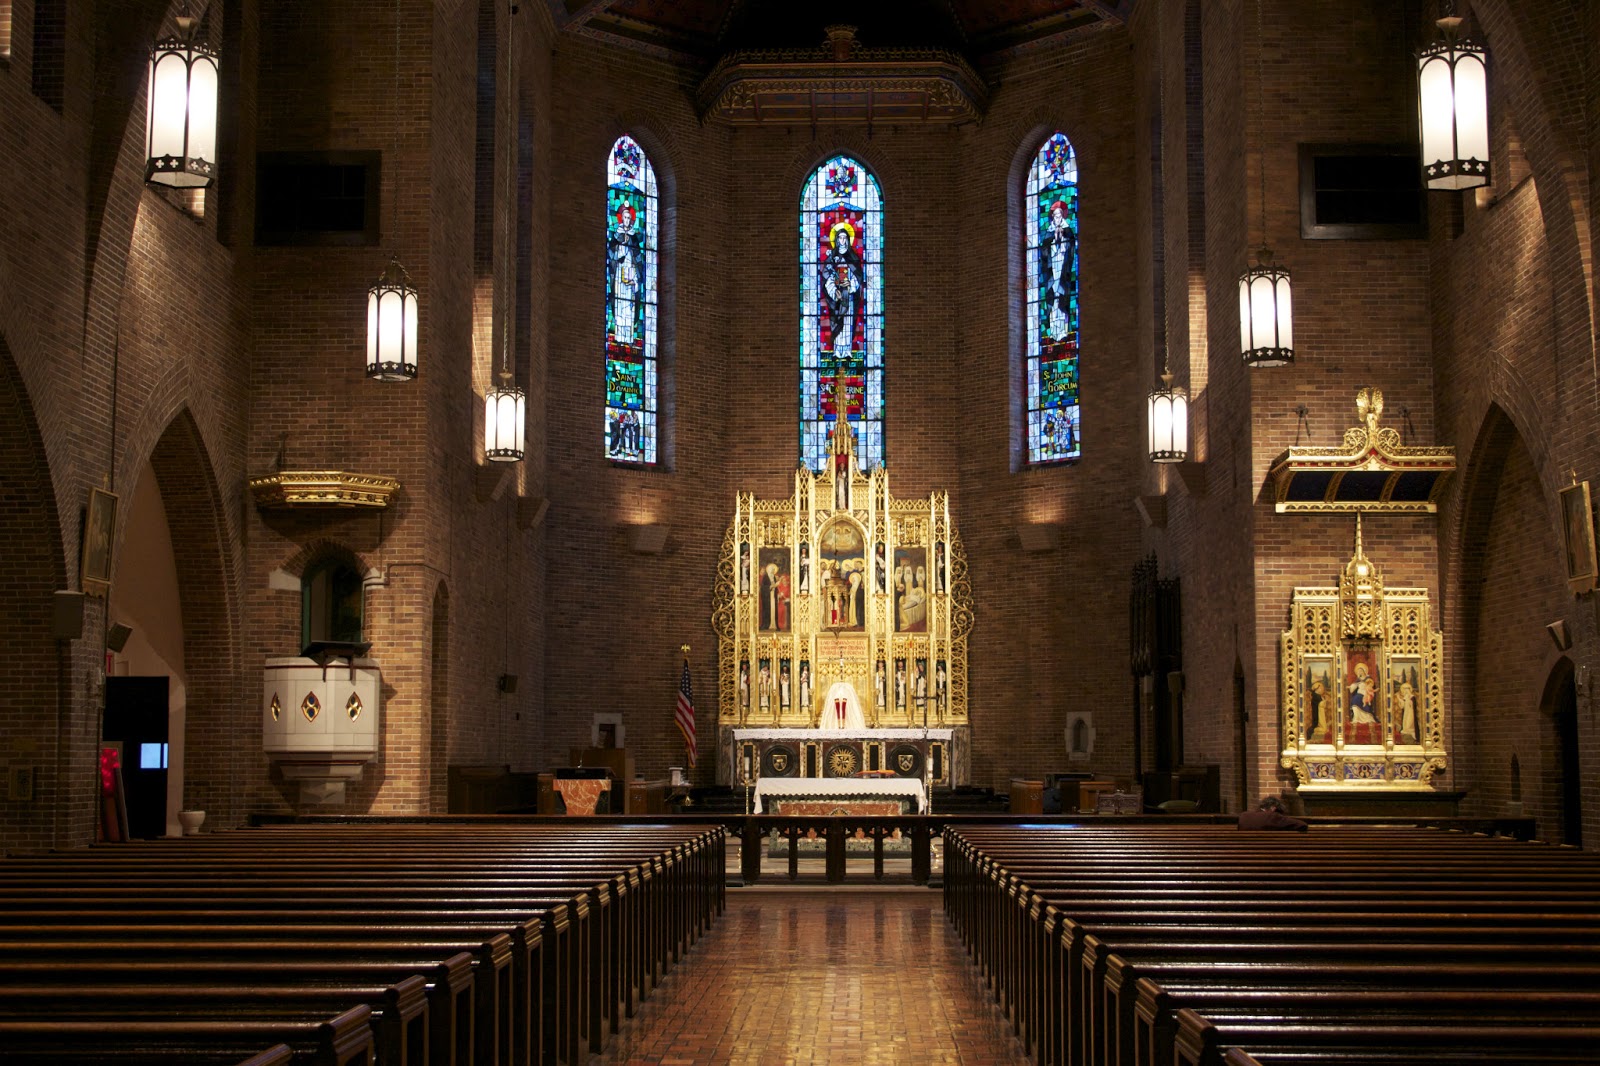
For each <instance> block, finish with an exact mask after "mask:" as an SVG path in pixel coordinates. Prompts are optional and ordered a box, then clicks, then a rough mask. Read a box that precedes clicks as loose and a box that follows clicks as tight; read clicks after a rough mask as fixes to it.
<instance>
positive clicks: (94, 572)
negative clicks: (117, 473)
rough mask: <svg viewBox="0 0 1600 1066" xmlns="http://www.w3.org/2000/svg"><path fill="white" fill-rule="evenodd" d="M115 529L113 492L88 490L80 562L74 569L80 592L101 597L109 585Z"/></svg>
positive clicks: (115, 505)
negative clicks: (76, 569) (81, 560)
mask: <svg viewBox="0 0 1600 1066" xmlns="http://www.w3.org/2000/svg"><path fill="white" fill-rule="evenodd" d="M116 530H117V494H116V493H114V492H107V491H106V490H105V489H90V490H89V510H88V513H87V515H85V518H84V523H83V562H82V565H81V566H80V567H79V569H78V574H79V577H80V578H81V579H82V583H83V591H84V592H87V593H88V594H89V595H91V596H104V595H105V594H106V590H107V589H109V588H110V587H111V539H112V537H113V536H115V534H116Z"/></svg>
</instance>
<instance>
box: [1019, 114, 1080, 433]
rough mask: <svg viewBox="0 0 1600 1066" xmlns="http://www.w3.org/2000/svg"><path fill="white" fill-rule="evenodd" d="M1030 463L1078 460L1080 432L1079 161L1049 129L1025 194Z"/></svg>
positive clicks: (1030, 171)
mask: <svg viewBox="0 0 1600 1066" xmlns="http://www.w3.org/2000/svg"><path fill="white" fill-rule="evenodd" d="M1025 207H1026V211H1027V223H1026V244H1027V264H1028V318H1027V321H1028V330H1027V342H1028V353H1027V359H1028V372H1027V382H1028V405H1027V410H1028V461H1029V462H1033V463H1048V462H1056V461H1058V460H1062V459H1076V458H1077V457H1078V456H1079V455H1080V454H1082V452H1081V448H1080V443H1081V442H1080V440H1079V433H1078V426H1079V421H1078V161H1077V156H1076V155H1075V154H1074V153H1073V150H1072V142H1070V141H1068V140H1067V138H1066V137H1065V136H1064V135H1063V134H1060V133H1054V134H1051V135H1050V137H1049V138H1047V139H1046V140H1045V142H1044V144H1043V146H1041V147H1040V149H1039V152H1038V154H1037V155H1035V156H1034V160H1033V165H1032V167H1030V168H1029V171H1028V188H1027V196H1026V204H1025Z"/></svg>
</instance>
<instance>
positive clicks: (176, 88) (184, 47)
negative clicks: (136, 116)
mask: <svg viewBox="0 0 1600 1066" xmlns="http://www.w3.org/2000/svg"><path fill="white" fill-rule="evenodd" d="M174 21H175V22H176V23H177V26H178V36H176V37H166V38H163V39H162V40H160V41H158V42H157V43H156V45H155V47H154V48H152V49H151V50H150V78H149V85H150V88H149V107H148V111H147V114H146V135H145V164H144V180H145V181H146V183H148V184H150V185H165V186H168V187H169V188H175V189H204V188H206V187H207V186H209V185H210V184H211V181H212V179H213V178H214V177H215V176H216V159H217V53H216V52H215V51H213V50H212V49H211V47H210V46H208V45H206V44H204V43H202V42H200V41H197V40H195V31H196V30H197V29H198V28H199V20H198V19H196V18H195V17H194V16H192V15H190V14H189V9H188V6H187V5H185V7H184V9H183V11H182V12H181V13H180V14H179V15H178V16H177V17H176V18H175V19H174Z"/></svg>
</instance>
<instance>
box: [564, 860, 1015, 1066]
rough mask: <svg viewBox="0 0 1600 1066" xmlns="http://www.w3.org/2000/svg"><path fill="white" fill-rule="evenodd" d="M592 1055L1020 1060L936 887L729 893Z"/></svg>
mask: <svg viewBox="0 0 1600 1066" xmlns="http://www.w3.org/2000/svg"><path fill="white" fill-rule="evenodd" d="M593 1061H594V1062H596V1063H660V1064H663V1066H669V1064H670V1066H688V1064H696V1066H698V1064H701V1063H732V1064H741V1066H743V1064H748V1066H810V1064H818V1063H841V1064H842V1063H862V1064H868V1066H877V1064H885V1066H887V1064H898V1063H914V1064H916V1066H946V1064H963V1066H1002V1064H1012V1063H1026V1062H1028V1059H1027V1057H1026V1056H1025V1055H1024V1054H1023V1051H1022V1046H1021V1045H1020V1044H1019V1043H1018V1042H1017V1040H1016V1039H1015V1038H1014V1037H1013V1036H1012V1034H1011V1029H1010V1026H1009V1024H1007V1023H1006V1022H1005V1021H1004V1019H1002V1018H1001V1017H1000V1015H999V1013H998V1012H997V1011H996V1010H995V1008H994V1006H993V1000H992V999H991V998H990V996H989V994H988V992H987V990H986V989H985V987H984V986H983V983H982V981H981V979H980V978H979V977H978V974H977V971H976V969H975V968H974V967H973V966H972V964H971V963H970V962H969V961H968V957H967V954H966V952H965V951H964V950H963V949H962V947H961V942H960V940H959V939H958V938H957V937H956V935H955V932H954V931H953V930H952V929H951V928H950V925H949V923H948V922H947V921H946V920H945V917H944V909H943V906H942V903H941V900H940V896H939V893H938V892H935V891H931V890H929V889H905V890H900V891H892V890H890V891H886V890H882V889H879V890H870V889H869V890H862V891H851V890H849V889H820V890H815V889H814V890H809V891H794V892H782V891H772V890H770V889H764V888H761V889H730V890H729V892H728V911H727V913H726V914H724V915H723V916H722V917H721V918H720V919H719V920H718V921H717V923H716V925H715V926H713V927H712V930H711V932H710V933H709V934H707V935H706V936H705V937H703V938H702V939H701V941H700V943H699V944H697V945H696V946H695V949H694V951H693V952H692V953H691V954H690V955H689V957H688V959H687V960H686V961H685V962H684V964H682V965H680V966H679V967H678V968H677V969H676V970H674V971H673V972H672V974H671V975H670V976H669V977H668V978H667V980H666V981H664V982H663V983H662V985H661V987H660V988H659V989H657V990H656V992H655V994H654V995H652V996H651V998H650V999H649V1000H648V1001H646V1003H645V1004H644V1006H643V1007H642V1008H641V1009H640V1011H639V1013H638V1014H637V1015H636V1016H635V1017H634V1018H633V1019H632V1020H631V1021H629V1022H628V1023H627V1024H626V1025H625V1027H624V1029H623V1031H622V1033H620V1034H619V1035H618V1036H617V1037H616V1038H615V1039H614V1040H613V1042H612V1043H611V1045H610V1046H609V1047H608V1048H607V1052H606V1054H605V1055H604V1056H600V1057H597V1058H595V1059H594V1060H593Z"/></svg>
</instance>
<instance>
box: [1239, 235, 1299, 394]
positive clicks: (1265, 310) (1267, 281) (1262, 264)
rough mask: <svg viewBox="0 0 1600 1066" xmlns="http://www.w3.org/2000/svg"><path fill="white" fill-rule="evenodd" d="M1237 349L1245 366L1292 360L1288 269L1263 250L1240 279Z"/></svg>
mask: <svg viewBox="0 0 1600 1066" xmlns="http://www.w3.org/2000/svg"><path fill="white" fill-rule="evenodd" d="M1239 350H1240V354H1241V355H1242V356H1243V358H1244V362H1245V365H1246V366H1263V367H1264V366H1285V365H1287V364H1289V363H1292V362H1294V316H1293V304H1292V301H1291V300H1290V297H1289V272H1288V271H1287V270H1285V269H1284V268H1283V267H1280V266H1276V265H1274V264H1273V262H1272V253H1270V252H1268V251H1266V250H1265V249H1263V250H1262V251H1261V253H1260V257H1259V259H1258V260H1257V261H1256V262H1255V263H1254V264H1252V265H1251V267H1250V269H1248V270H1246V271H1245V272H1244V274H1243V275H1242V276H1241V277H1240V278H1239Z"/></svg>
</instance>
